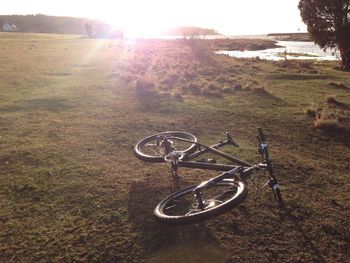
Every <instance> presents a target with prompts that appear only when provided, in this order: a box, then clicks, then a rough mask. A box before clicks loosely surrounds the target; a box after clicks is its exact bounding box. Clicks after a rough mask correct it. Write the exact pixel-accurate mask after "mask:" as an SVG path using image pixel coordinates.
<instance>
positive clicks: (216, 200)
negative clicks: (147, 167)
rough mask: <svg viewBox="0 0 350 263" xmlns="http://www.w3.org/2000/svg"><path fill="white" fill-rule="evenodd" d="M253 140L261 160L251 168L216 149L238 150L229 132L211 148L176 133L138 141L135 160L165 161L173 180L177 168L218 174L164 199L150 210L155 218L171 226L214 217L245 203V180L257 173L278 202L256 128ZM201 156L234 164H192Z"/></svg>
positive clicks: (208, 161) (207, 161) (211, 161)
mask: <svg viewBox="0 0 350 263" xmlns="http://www.w3.org/2000/svg"><path fill="white" fill-rule="evenodd" d="M257 138H258V142H259V146H258V151H259V153H260V154H261V156H262V159H263V161H262V162H261V163H258V164H255V165H254V164H251V163H249V162H246V161H243V160H240V159H239V158H237V157H235V156H233V155H230V154H227V153H225V152H222V151H220V150H219V148H220V147H223V146H225V145H233V146H236V147H239V144H238V143H237V142H235V141H234V140H233V137H232V135H231V134H230V133H229V132H226V139H224V140H221V141H220V142H218V143H216V144H214V145H212V146H206V145H204V144H202V143H199V142H198V140H197V138H196V137H195V136H194V135H192V134H190V133H187V132H180V131H168V132H162V133H158V134H154V135H152V136H149V137H146V138H144V139H143V140H141V141H139V142H138V143H137V144H136V145H135V147H134V154H135V155H136V157H137V158H139V159H140V160H142V161H145V162H153V163H161V162H169V163H170V164H171V171H172V175H173V178H175V179H176V178H178V172H177V171H178V167H186V168H195V169H207V170H215V171H222V173H221V174H220V175H218V176H216V177H213V178H211V179H209V180H207V181H203V182H201V183H199V184H198V185H194V186H191V187H188V188H185V189H182V190H179V191H176V192H173V193H172V194H170V195H169V196H167V197H165V198H164V199H163V200H161V201H160V202H159V203H158V205H157V206H156V208H155V209H154V214H155V216H156V217H157V218H158V219H159V220H160V221H162V222H164V223H172V224H185V223H195V222H199V221H202V220H206V219H209V218H212V217H215V216H218V215H220V214H222V213H224V212H226V211H228V210H229V209H233V208H235V207H236V206H238V205H239V204H240V203H242V202H243V201H244V200H245V198H246V196H247V192H248V189H247V181H248V180H249V179H251V177H252V174H253V173H254V172H256V171H258V170H265V171H267V172H268V175H269V178H268V181H267V183H266V184H265V186H267V185H268V186H270V188H271V190H272V193H273V195H274V197H275V200H276V201H277V202H278V203H282V202H283V200H282V196H281V191H280V187H279V184H278V181H277V178H276V176H275V175H274V171H273V167H272V163H271V161H270V157H269V151H268V144H267V143H266V139H265V135H264V133H263V131H262V129H261V128H258V136H257ZM205 153H213V154H215V155H218V156H220V157H222V158H224V159H227V160H229V161H231V162H233V163H235V164H236V165H234V164H218V163H216V160H215V159H201V160H197V161H193V160H194V159H195V158H197V157H199V156H201V155H203V154H205Z"/></svg>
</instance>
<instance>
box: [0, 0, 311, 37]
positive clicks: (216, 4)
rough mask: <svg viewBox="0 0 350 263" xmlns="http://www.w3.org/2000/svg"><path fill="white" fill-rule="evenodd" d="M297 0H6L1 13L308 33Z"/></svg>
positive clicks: (133, 30)
mask: <svg viewBox="0 0 350 263" xmlns="http://www.w3.org/2000/svg"><path fill="white" fill-rule="evenodd" d="M298 3H299V0H264V1H263V0H176V1H167V0H123V1H119V0H114V1H112V0H110V1H108V0H89V1H87V0H84V1H81V0H59V1H48V0H9V1H3V2H2V4H1V9H0V14H2V15H8V14H38V13H40V14H46V15H56V16H75V17H91V18H97V19H101V20H105V21H107V22H109V23H111V24H112V25H113V26H114V27H115V28H116V29H120V28H121V29H123V30H125V31H126V33H129V34H134V35H140V36H142V35H144V36H146V35H152V34H153V35H155V34H157V33H159V32H161V31H163V30H164V29H166V28H170V27H175V26H198V27H205V28H213V29H215V30H217V31H218V32H219V33H221V34H226V35H255V34H267V33H280V32H298V31H299V30H300V32H306V26H305V24H304V23H303V22H302V21H301V18H300V14H299V10H298Z"/></svg>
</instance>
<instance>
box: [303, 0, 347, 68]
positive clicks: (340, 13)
mask: <svg viewBox="0 0 350 263" xmlns="http://www.w3.org/2000/svg"><path fill="white" fill-rule="evenodd" d="M298 7H299V10H300V15H301V18H302V19H303V21H304V23H305V24H306V25H307V30H308V32H309V33H310V34H311V37H312V38H313V40H314V41H315V43H316V44H318V45H319V46H320V47H321V48H324V49H327V48H335V47H337V48H338V49H339V51H340V55H341V60H342V65H343V68H344V69H345V70H350V0H300V2H299V6H298Z"/></svg>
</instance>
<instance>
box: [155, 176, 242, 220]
mask: <svg viewBox="0 0 350 263" xmlns="http://www.w3.org/2000/svg"><path fill="white" fill-rule="evenodd" d="M196 187H197V186H191V187H189V188H186V189H183V190H180V191H178V192H175V193H173V194H172V195H170V196H168V197H166V198H165V199H163V200H162V201H161V202H160V203H159V204H158V205H157V207H156V208H155V209H154V214H155V216H156V217H157V218H158V219H159V220H160V221H162V222H164V223H171V224H188V223H195V222H199V221H202V220H206V219H209V218H212V217H215V216H218V215H220V214H222V213H224V212H226V211H227V210H229V209H232V208H234V207H236V206H237V205H239V204H240V203H241V202H243V200H244V199H245V198H246V196H247V192H248V191H247V187H246V185H245V184H244V183H243V182H240V181H233V180H230V179H225V180H223V181H221V182H219V183H217V184H214V185H212V186H210V187H207V188H205V189H203V190H202V191H201V199H202V204H203V206H200V205H199V202H198V199H197V197H196V196H195V193H194V190H195V189H196Z"/></svg>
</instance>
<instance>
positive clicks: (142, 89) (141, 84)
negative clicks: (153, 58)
mask: <svg viewBox="0 0 350 263" xmlns="http://www.w3.org/2000/svg"><path fill="white" fill-rule="evenodd" d="M135 96H136V100H137V101H138V102H139V103H140V104H141V105H142V106H147V105H150V104H153V103H155V102H156V101H157V100H158V98H159V92H158V91H157V90H156V89H155V84H154V82H153V81H151V80H149V79H146V78H142V79H138V80H137V81H136V88H135Z"/></svg>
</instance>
